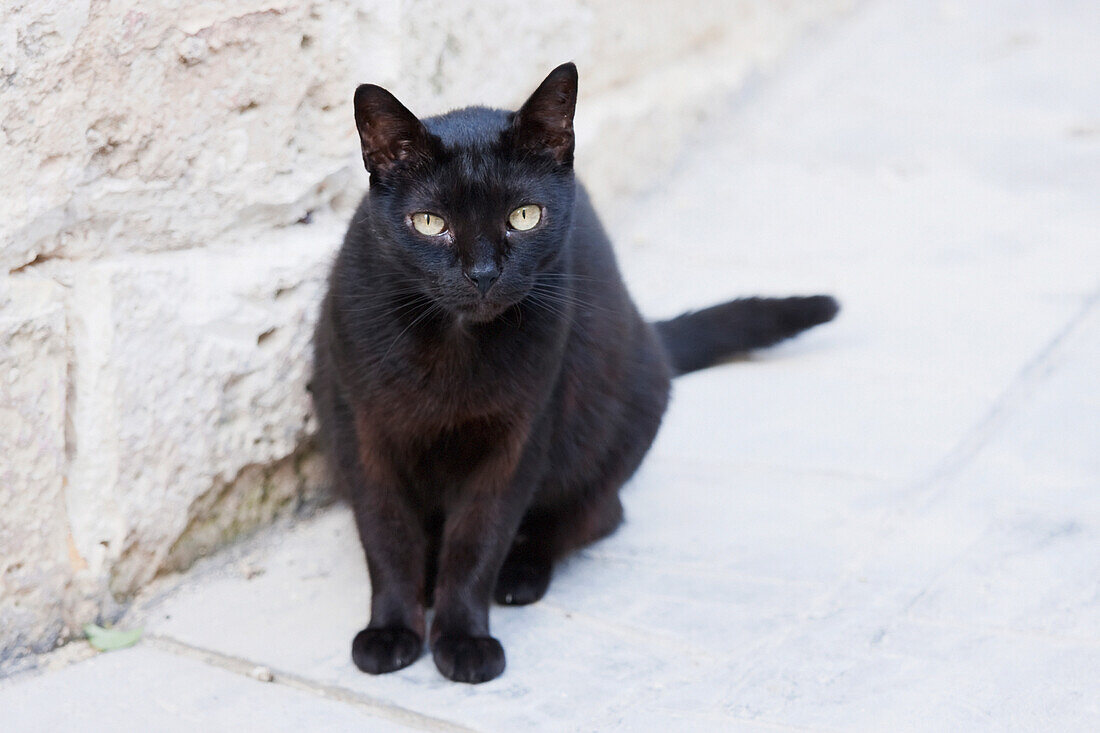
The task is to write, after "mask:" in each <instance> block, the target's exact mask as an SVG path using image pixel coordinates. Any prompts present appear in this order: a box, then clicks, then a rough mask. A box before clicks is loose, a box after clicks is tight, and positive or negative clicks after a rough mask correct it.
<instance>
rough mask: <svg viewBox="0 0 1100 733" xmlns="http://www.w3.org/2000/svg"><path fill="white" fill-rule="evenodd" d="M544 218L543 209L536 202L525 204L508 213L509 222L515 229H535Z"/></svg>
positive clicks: (523, 230) (522, 230)
mask: <svg viewBox="0 0 1100 733" xmlns="http://www.w3.org/2000/svg"><path fill="white" fill-rule="evenodd" d="M541 218H542V209H540V208H539V207H538V206H536V205H534V204H524V205H523V206H521V207H519V208H518V209H516V210H515V211H513V212H512V213H511V214H509V215H508V223H509V224H511V225H512V228H513V229H516V230H518V231H521V232H525V231H527V230H528V229H533V228H534V226H535V225H536V224H538V223H539V219H541Z"/></svg>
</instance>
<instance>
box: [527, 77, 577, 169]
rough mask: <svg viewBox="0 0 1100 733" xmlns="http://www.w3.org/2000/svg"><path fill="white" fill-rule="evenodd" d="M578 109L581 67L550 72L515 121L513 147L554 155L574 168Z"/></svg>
mask: <svg viewBox="0 0 1100 733" xmlns="http://www.w3.org/2000/svg"><path fill="white" fill-rule="evenodd" d="M576 108H577V67H576V65H575V64H574V63H573V62H571V61H570V62H569V63H565V64H562V65H561V66H559V67H558V68H556V69H554V70H553V71H551V72H550V74H549V76H547V77H546V79H544V80H543V82H542V84H539V88H538V89H536V90H535V93H534V94H532V95H531V97H530V98H529V99H528V100H527V101H526V102H524V103H523V106H522V107H520V109H519V112H516V114H515V116H514V117H513V118H512V135H513V138H512V140H513V144H514V145H515V146H516V147H518V148H521V149H524V150H532V151H535V152H539V153H550V154H551V155H552V156H553V157H554V160H556V161H557V162H558V163H561V164H562V165H572V164H573V147H574V140H573V112H574V111H575V110H576Z"/></svg>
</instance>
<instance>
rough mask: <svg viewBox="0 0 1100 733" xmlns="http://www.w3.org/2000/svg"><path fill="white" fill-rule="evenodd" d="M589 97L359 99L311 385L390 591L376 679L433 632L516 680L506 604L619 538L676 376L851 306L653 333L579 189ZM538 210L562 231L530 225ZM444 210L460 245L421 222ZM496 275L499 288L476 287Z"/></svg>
mask: <svg viewBox="0 0 1100 733" xmlns="http://www.w3.org/2000/svg"><path fill="white" fill-rule="evenodd" d="M576 84H577V75H576V69H575V68H574V67H573V65H572V64H565V65H563V66H561V67H558V68H557V69H555V70H554V71H553V72H552V73H551V74H550V76H549V77H547V79H546V81H544V82H543V84H542V85H541V86H540V87H539V89H538V90H536V92H535V93H534V94H533V95H532V96H531V98H530V99H529V100H528V101H527V103H526V104H525V105H524V106H523V107H522V108H521V109H520V111H519V112H516V113H509V112H503V111H499V110H490V109H484V108H467V109H463V110H457V111H455V112H451V113H448V114H446V115H442V116H439V117H433V118H429V119H426V120H424V121H423V122H422V121H420V120H418V119H416V118H415V117H414V116H413V115H412V113H411V112H409V111H408V110H407V109H405V108H404V107H403V106H402V105H401V104H400V102H398V101H397V100H396V99H395V98H393V96H392V95H390V94H389V92H386V91H385V90H383V89H381V88H380V87H373V86H369V85H364V86H362V87H360V88H359V90H357V92H356V96H355V102H356V122H357V126H358V128H359V132H360V139H361V140H362V144H363V157H364V161H365V163H366V165H367V169H368V171H369V172H370V176H371V187H370V192H369V193H368V195H367V196H366V197H365V198H364V199H363V202H362V203H361V204H360V206H359V209H358V210H357V211H356V213H355V217H354V219H353V220H352V223H351V226H350V227H349V229H348V233H347V237H346V239H345V241H344V245H343V247H342V248H341V250H340V253H339V255H338V257H337V260H336V263H335V265H334V267H333V270H332V275H331V279H330V284H329V291H328V294H327V295H326V297H325V300H324V304H323V308H322V313H321V318H320V322H319V324H318V326H317V332H316V340H315V349H316V353H315V374H314V379H313V392H314V399H315V402H316V406H317V411H318V414H319V417H320V422H321V433H322V437H323V440H324V443H325V444H326V446H327V448H328V450H329V452H330V454H331V456H332V463H333V468H334V475H335V477H336V481H337V483H338V485H339V487H340V488H341V489H342V490H343V492H344V493H345V494H346V495H347V496H348V498H349V499H350V502H351V504H352V507H353V509H354V513H355V518H356V522H357V524H358V528H359V534H360V538H361V540H362V543H363V548H364V551H365V553H366V557H367V565H368V569H369V571H370V576H371V585H372V593H371V615H370V623H369V625H368V626H367V628H366V629H364V630H363V631H361V632H360V633H359V634H358V635H357V636H356V637H355V639H354V641H353V644H352V658H353V660H354V661H355V663H356V665H358V666H359V668H360V669H362V670H363V671H366V672H370V673H375V674H377V673H382V672H388V671H392V670H395V669H400V668H401V667H404V666H406V665H408V664H411V663H412V662H413V661H414V660H415V659H416V658H417V657H418V656H419V654H420V652H421V645H422V644H423V640H424V639H425V636H427V639H428V642H429V645H430V647H431V650H432V654H433V656H434V658H435V662H436V665H437V667H438V668H439V670H440V671H441V672H442V673H443V674H444V675H446V676H447V677H449V678H451V679H454V680H458V681H463V682H482V681H485V680H488V679H492V678H493V677H496V676H497V675H499V674H500V673H501V672H502V671H503V669H504V651H503V649H502V648H501V646H500V644H499V642H497V641H496V639H493V638H492V637H491V636H490V634H489V605H490V601H491V599H492V598H494V597H495V598H496V599H497V600H498V601H499V602H501V603H510V604H522V603H532V602H534V601H537V600H538V599H539V598H540V597H542V595H543V593H545V592H546V588H547V585H548V584H549V582H550V578H551V574H552V570H553V564H554V562H555V561H556V560H558V559H559V558H561V557H562V556H563V555H565V554H566V553H568V552H570V551H572V550H574V549H576V548H578V547H581V546H583V545H585V544H588V543H590V542H593V541H595V540H597V539H599V538H601V537H604V536H605V535H607V534H609V533H610V532H612V531H613V530H614V529H615V528H616V527H617V526H618V524H619V522H620V520H621V518H622V505H621V504H620V503H619V495H618V490H619V487H620V486H622V484H623V483H624V482H625V481H626V480H627V479H628V478H629V477H630V476H631V474H633V473H634V471H635V469H636V468H637V467H638V464H639V463H640V462H641V460H642V457H643V456H644V455H645V452H646V450H648V448H649V445H650V443H651V442H652V440H653V438H654V436H655V434H656V432H657V427H658V425H659V424H660V421H661V417H662V415H663V414H664V411H665V406H666V403H667V401H668V391H669V380H670V377H671V376H672V374H673V373H674V371H680V372H683V371H687V370H689V369H692V368H701V367H702V366H705V365H707V364H709V363H713V362H714V361H716V360H718V359H721V358H723V357H725V356H727V355H730V354H732V353H735V352H738V351H742V350H744V349H747V348H752V347H755V346H761V345H766V344H768V343H773V342H774V341H776V340H778V339H780V338H784V337H787V336H790V335H793V334H794V333H796V332H797V331H799V330H801V329H802V328H806V327H808V326H810V325H813V324H815V323H820V322H822V321H824V320H828V318H829V317H831V316H832V314H833V313H835V308H836V306H835V303H833V301H832V300H831V299H828V298H816V299H814V298H811V299H806V300H802V301H795V300H788V301H766V300H749V301H738V302H735V303H733V304H727V305H724V306H717V307H716V308H712V309H707V310H704V311H700V312H699V313H696V314H690V315H687V316H682V317H681V318H678V319H674V320H672V321H668V322H665V323H663V324H659V325H658V327H657V329H654V327H653V326H651V325H650V324H648V323H646V321H645V320H643V319H642V317H641V316H640V315H639V314H638V311H637V309H636V308H635V307H634V304H633V302H632V301H631V299H630V296H629V295H628V294H627V292H626V288H625V287H624V285H623V282H622V279H621V278H620V276H619V271H618V268H617V266H616V264H615V258H614V255H613V254H612V250H611V245H610V243H609V241H608V239H607V236H606V235H605V233H604V231H603V228H602V226H601V225H600V222H599V220H598V218H597V217H596V214H595V212H594V211H593V209H592V206H591V204H590V203H589V200H588V197H587V195H586V194H585V192H584V189H583V188H582V187H581V186H580V184H579V183H577V182H576V181H575V179H574V176H573V169H572V160H573V128H572V119H573V106H574V103H575V100H576ZM524 204H534V205H538V206H539V207H541V211H542V214H541V216H542V219H541V221H540V222H539V224H538V225H537V226H535V227H534V228H533V229H531V230H529V231H518V230H515V229H511V228H509V226H508V224H507V222H508V216H509V212H511V211H512V210H513V209H515V208H516V207H518V206H522V205H524ZM425 211H426V212H431V213H433V214H436V215H439V216H440V217H442V219H444V220H445V221H446V223H447V228H446V230H445V232H443V233H440V234H437V235H433V236H427V235H424V234H421V233H418V231H417V230H415V229H414V228H413V220H412V218H411V215H412V214H413V213H416V212H425ZM488 270H492V271H493V272H495V273H497V274H498V277H497V279H496V280H495V281H494V282H493V283H492V285H491V287H489V288H488V289H487V290H486V289H485V288H484V287H482V290H485V292H482V290H479V288H478V287H476V286H475V283H474V282H473V280H474V279H475V278H474V277H473V275H472V274H471V273H475V274H476V273H478V272H485V271H488ZM483 285H484V283H483ZM658 330H659V331H660V333H661V334H662V336H663V338H664V341H665V343H664V344H663V343H662V340H661V338H659V337H658ZM670 355H671V359H670ZM433 603H434V607H435V614H434V619H433V621H432V624H431V627H430V629H428V628H426V627H427V624H426V617H425V610H426V609H427V608H428V607H429V606H431V605H432V604H433Z"/></svg>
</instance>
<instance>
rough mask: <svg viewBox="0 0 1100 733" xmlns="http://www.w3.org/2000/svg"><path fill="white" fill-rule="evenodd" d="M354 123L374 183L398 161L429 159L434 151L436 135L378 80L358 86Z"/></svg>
mask: <svg viewBox="0 0 1100 733" xmlns="http://www.w3.org/2000/svg"><path fill="white" fill-rule="evenodd" d="M355 126H356V127H357V128H359V141H360V143H361V144H362V146H363V164H364V165H366V167H367V170H368V171H369V172H370V175H371V183H374V182H375V180H376V178H384V177H385V176H387V175H388V174H389V173H390V172H391V171H392V170H393V169H394V168H396V167H397V166H399V165H416V164H417V163H421V162H424V161H426V160H430V159H431V157H432V155H433V153H434V151H435V142H436V140H435V138H434V137H433V136H432V135H431V134H430V133H429V132H428V130H427V128H425V127H424V124H423V123H422V122H421V121H420V120H418V119H417V118H416V115H414V114H413V113H412V112H410V111H409V110H408V109H407V108H406V107H405V105H403V104H401V102H399V101H397V97H395V96H393V95H392V94H390V93H389V92H388V91H386V90H385V89H383V88H382V87H380V86H377V85H375V84H360V85H359V88H358V89H356V90H355Z"/></svg>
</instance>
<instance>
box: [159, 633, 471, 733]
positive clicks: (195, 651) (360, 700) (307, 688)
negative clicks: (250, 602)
mask: <svg viewBox="0 0 1100 733" xmlns="http://www.w3.org/2000/svg"><path fill="white" fill-rule="evenodd" d="M142 643H147V644H148V645H149V646H151V647H152V648H154V649H157V650H159V651H162V652H166V653H168V654H174V655H176V656H180V657H186V658H188V659H194V660H197V661H199V662H203V663H204V664H208V665H210V666H212V667H218V668H220V669H224V670H226V671H228V672H234V673H236V674H239V675H243V676H245V677H248V678H249V679H255V678H253V677H252V676H251V675H250V674H249V673H250V672H251V671H252V670H253V669H255V668H256V667H258V666H262V667H266V665H260V664H257V663H255V662H250V661H248V660H247V659H242V658H241V657H235V656H232V655H230V654H223V653H222V652H216V651H212V650H210V649H204V648H202V647H197V646H193V645H191V644H185V643H184V642H181V641H176V640H175V639H172V638H169V637H167V636H160V635H157V634H146V635H145V636H144V638H143V640H142ZM269 669H270V668H269ZM271 673H272V677H273V679H272V680H271V682H270V683H267V684H278V685H285V686H286V687H290V688H293V689H295V690H301V691H303V692H308V693H310V694H313V695H317V696H319V697H323V698H326V699H329V700H334V701H336V702H342V703H345V704H348V705H352V706H354V707H357V708H360V709H361V710H363V711H365V712H368V713H370V714H371V715H373V716H375V717H377V718H385V719H387V720H391V721H393V722H395V723H400V724H402V725H406V726H409V727H413V728H418V729H420V730H427V731H454V732H456V733H459V732H461V733H473V731H474V729H473V728H467V727H465V726H463V725H459V724H457V723H452V722H451V721H449V720H444V719H442V718H433V717H431V716H430V715H424V714H423V713H418V712H416V711H415V710H409V709H408V708H403V707H401V706H399V705H394V704H393V703H388V702H385V701H382V700H379V699H377V698H374V697H371V696H370V695H364V694H363V693H361V692H355V691H353V690H349V689H347V688H346V687H340V686H338V685H328V684H324V683H320V682H314V681H312V680H309V679H306V678H305V677H301V676H299V675H296V674H290V673H288V672H282V671H279V670H275V669H271ZM261 684H264V683H261Z"/></svg>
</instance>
